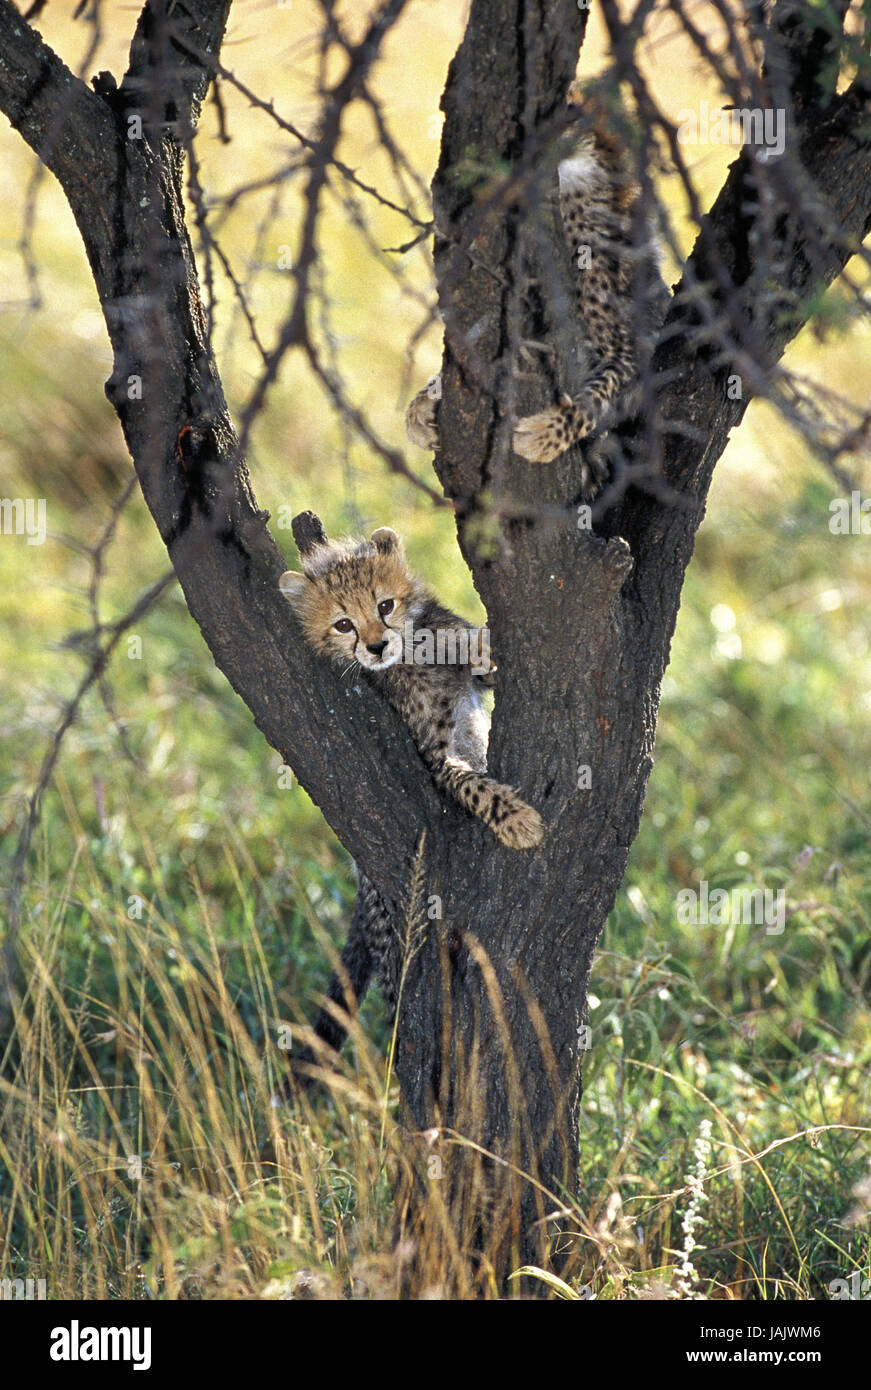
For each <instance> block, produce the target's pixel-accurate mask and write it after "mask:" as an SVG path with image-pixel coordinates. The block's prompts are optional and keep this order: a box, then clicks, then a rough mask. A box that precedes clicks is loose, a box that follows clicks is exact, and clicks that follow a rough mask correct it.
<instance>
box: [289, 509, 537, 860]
mask: <svg viewBox="0 0 871 1390" xmlns="http://www.w3.org/2000/svg"><path fill="white" fill-rule="evenodd" d="M293 533H294V537H295V538H296V541H297V546H298V548H299V551H300V558H301V561H302V573H301V574H300V573H297V572H295V571H293V570H288V572H287V573H286V574H283V575H282V576H281V579H280V581H279V584H280V588H281V591H282V593H283V594H284V595H285V597H286V598H287V599H289V601H290V603H291V605H292V606H293V608H294V610H295V612H296V613H297V615H298V617H299V619H300V622H301V624H302V628H303V632H304V633H305V636H306V638H307V639H308V641H309V642H310V644H311V645H312V647H314V649H315V651H317V652H320V653H321V654H322V655H323V656H326V657H328V658H329V659H330V660H331V661H334V662H336V663H337V664H339V665H342V666H344V667H348V666H349V665H353V664H354V663H356V664H357V665H358V666H360V667H362V669H363V670H364V671H365V672H366V673H367V675H368V676H370V677H371V678H372V679H373V680H374V681H375V683H376V684H377V686H378V687H379V689H380V690H382V691H383V693H384V695H385V696H386V697H387V699H388V700H389V701H390V703H391V704H392V705H393V707H394V709H396V710H397V711H398V713H399V714H400V715H401V717H402V719H403V720H404V721H405V723H406V725H407V726H408V729H409V732H410V733H411V736H412V738H413V739H414V742H415V743H416V745H417V747H418V750H419V752H420V755H421V757H422V758H423V760H424V762H425V763H426V765H427V767H428V768H429V770H430V773H431V774H432V778H433V781H434V782H435V784H436V786H437V787H439V788H440V789H441V790H442V791H444V792H446V793H447V794H448V795H449V796H451V797H453V799H454V800H455V801H456V802H458V803H459V805H460V806H462V808H463V810H465V811H468V812H469V814H470V815H472V816H476V817H477V818H478V820H480V821H483V822H484V824H485V825H486V826H487V827H488V829H490V830H491V831H492V832H493V834H494V835H495V836H496V838H497V839H498V840H501V842H502V844H504V845H508V846H509V847H510V848H512V849H531V848H533V846H535V845H537V844H539V843H540V841H541V837H542V833H543V827H542V822H541V817H540V816H539V814H538V812H537V811H535V810H534V809H533V808H532V807H531V806H528V805H527V804H526V802H525V801H522V800H521V798H520V797H519V796H518V794H517V792H516V791H514V789H513V788H512V787H506V786H503V785H502V783H500V782H495V781H494V780H493V779H492V778H491V777H488V776H486V771H487V737H488V731H489V730H488V719H487V714H486V711H485V709H484V706H483V704H482V701H481V696H480V693H479V692H480V688H481V687H482V686H487V685H491V684H492V670H493V668H492V665H491V663H490V660H489V652H488V650H487V644H486V642H484V641H482V636H486V634H482V630H481V629H477V628H473V627H472V626H471V624H470V623H467V622H466V621H465V620H464V619H463V618H459V617H457V615H456V614H455V613H450V612H448V610H447V609H446V608H442V606H441V604H440V603H439V602H438V600H437V599H436V598H435V596H434V595H433V594H432V593H431V592H430V591H429V590H428V589H427V588H426V586H425V585H424V584H422V583H421V581H420V580H419V579H417V578H416V577H415V575H413V574H412V573H411V571H410V570H409V568H408V565H407V562H406V559H405V554H404V551H403V547H402V542H401V540H400V539H399V537H398V536H397V534H396V532H395V531H391V530H390V528H389V527H387V526H381V527H379V528H378V530H377V531H373V532H372V537H371V539H370V540H368V541H364V540H360V541H357V540H342V541H329V540H328V539H327V536H326V532H325V531H324V529H323V526H322V525H321V523H320V521H319V520H318V518H317V517H315V516H314V515H313V513H311V512H303V513H301V514H300V516H298V517H296V518H295V519H294V522H293Z"/></svg>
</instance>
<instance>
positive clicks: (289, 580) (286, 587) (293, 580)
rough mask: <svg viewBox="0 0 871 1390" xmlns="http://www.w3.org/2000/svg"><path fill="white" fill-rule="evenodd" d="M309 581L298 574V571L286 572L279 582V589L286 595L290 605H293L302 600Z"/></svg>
mask: <svg viewBox="0 0 871 1390" xmlns="http://www.w3.org/2000/svg"><path fill="white" fill-rule="evenodd" d="M307 583H308V580H307V579H306V577H305V575H304V574H298V573H297V571H296V570H285V572H284V574H283V575H282V576H281V578H280V579H279V581H278V587H279V589H280V590H281V592H282V593H283V594H284V597H285V598H286V599H287V600H288V602H289V603H293V602H294V601H295V600H296V599H298V598H300V597H301V595H302V591H303V589H304V588H305V586H306V584H307Z"/></svg>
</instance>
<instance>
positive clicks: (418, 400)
mask: <svg viewBox="0 0 871 1390" xmlns="http://www.w3.org/2000/svg"><path fill="white" fill-rule="evenodd" d="M441 398H442V374H441V372H438V373H436V375H435V376H432V377H430V379H429V381H428V382H427V383H426V386H424V388H423V390H422V391H418V393H417V395H416V396H415V398H414V400H413V401H412V402H411V405H410V406H409V407H408V409H407V411H406V412H405V433H406V435H407V436H408V438H409V440H410V441H411V443H412V444H416V445H417V446H418V448H420V449H429V451H430V453H435V451H436V450H437V449H438V447H439V435H438V430H437V428H436V409H437V407H438V403H439V401H440V400H441Z"/></svg>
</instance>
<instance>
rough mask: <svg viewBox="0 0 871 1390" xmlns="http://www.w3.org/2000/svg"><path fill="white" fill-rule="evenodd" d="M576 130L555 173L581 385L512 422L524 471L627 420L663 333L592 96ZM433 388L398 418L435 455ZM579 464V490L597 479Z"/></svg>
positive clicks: (621, 156) (618, 168)
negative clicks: (646, 359)
mask: <svg viewBox="0 0 871 1390" xmlns="http://www.w3.org/2000/svg"><path fill="white" fill-rule="evenodd" d="M570 105H572V106H573V107H575V108H576V109H578V111H579V112H580V118H579V124H581V125H582V126H583V129H582V133H581V134H580V136H579V138H578V140H577V143H576V145H575V147H574V149H573V151H572V153H571V154H570V155H569V156H568V158H566V159H563V160H562V161H561V162H560V164H559V170H558V173H559V203H560V214H561V219H562V224H563V232H564V234H565V238H566V241H567V242H568V245H569V250H570V252H571V255H572V260H573V263H574V266H575V277H574V285H575V297H576V306H577V316H578V321H579V324H580V327H581V334H582V339H581V341H580V343H579V344H578V350H579V353H580V354H581V358H582V361H583V364H584V370H585V379H584V381H583V384H582V387H581V389H580V391H579V392H578V394H577V395H576V396H575V397H574V398H572V397H571V396H568V395H563V396H561V397H560V399H559V402H558V403H557V404H555V405H552V406H551V407H550V408H549V409H547V410H543V411H540V412H539V413H538V414H537V415H528V416H526V417H525V418H524V419H522V420H518V421H517V423H516V425H515V427H514V441H513V442H514V450H515V452H516V453H518V454H520V456H521V457H522V458H525V459H528V460H529V461H530V462H532V463H551V462H553V461H554V460H555V459H558V458H559V457H560V456H561V455H562V454H564V453H565V452H566V450H567V449H570V448H572V447H573V446H574V445H576V444H579V443H580V442H581V441H583V440H585V439H587V438H588V437H590V436H591V435H593V434H600V433H602V432H603V431H604V430H606V429H608V428H610V427H611V426H613V425H614V424H617V423H618V422H619V420H620V419H623V418H626V417H627V415H629V414H631V412H632V410H633V409H634V408H636V407H637V391H635V392H633V388H635V387H637V384H638V377H639V362H640V361H641V360H643V354H642V351H640V349H641V348H642V347H644V348H645V349H646V350H649V348H650V346H651V345H652V342H653V339H654V337H655V334H656V332H657V331H658V329H659V327H660V326H661V324H662V320H663V318H664V315H665V310H666V308H667V304H668V290H667V288H666V286H665V283H664V281H663V279H662V276H661V274H660V270H659V255H658V248H657V245H656V238H655V233H654V228H653V224H652V219H651V218H650V217H649V216H648V215H647V213H646V210H645V209H644V208H642V206H641V202H640V200H641V190H640V188H639V186H638V184H637V183H636V182H635V180H634V178H633V177H632V173H631V171H630V170H629V169H628V168H627V159H626V150H625V147H624V144H623V142H622V140H621V139H620V138H619V137H618V136H617V135H616V134H615V133H614V131H613V129H612V126H611V124H610V123H609V117H608V113H607V110H606V108H605V106H604V104H603V103H602V102H601V101H599V100H598V99H597V98H596V97H595V96H590V95H588V96H586V97H584V99H583V101H582V102H579V101H577V100H570ZM440 399H441V379H440V377H438V376H436V377H433V378H432V379H431V380H430V381H429V382H427V384H426V386H425V387H424V389H423V390H422V391H420V392H419V393H418V394H417V396H415V398H414V400H413V401H412V402H411V405H410V406H409V408H408V411H407V412H406V417H405V424H406V433H407V435H408V438H409V439H410V440H411V442H412V443H413V444H417V445H419V446H420V447H421V448H425V449H432V450H437V449H438V447H439V435H438V405H439V401H440ZM596 467H597V465H596V463H595V461H594V459H593V458H588V459H586V460H585V476H584V478H583V485H584V489H585V491H587V492H588V493H590V494H593V493H595V492H596V491H597V490H598V488H599V487H600V486H601V483H602V481H603V480H602V478H601V477H599V476H597V474H596Z"/></svg>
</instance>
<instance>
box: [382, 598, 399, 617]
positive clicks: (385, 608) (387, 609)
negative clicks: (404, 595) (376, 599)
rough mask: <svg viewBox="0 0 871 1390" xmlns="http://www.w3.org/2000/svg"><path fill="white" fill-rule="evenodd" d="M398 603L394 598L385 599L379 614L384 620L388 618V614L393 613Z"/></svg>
mask: <svg viewBox="0 0 871 1390" xmlns="http://www.w3.org/2000/svg"><path fill="white" fill-rule="evenodd" d="M395 607H396V603H395V601H394V600H393V599H392V598H383V599H382V600H381V602H380V603H379V605H378V612H379V613H380V614H381V616H382V618H386V617H387V614H388V613H392V612H393V610H394V608H395Z"/></svg>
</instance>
